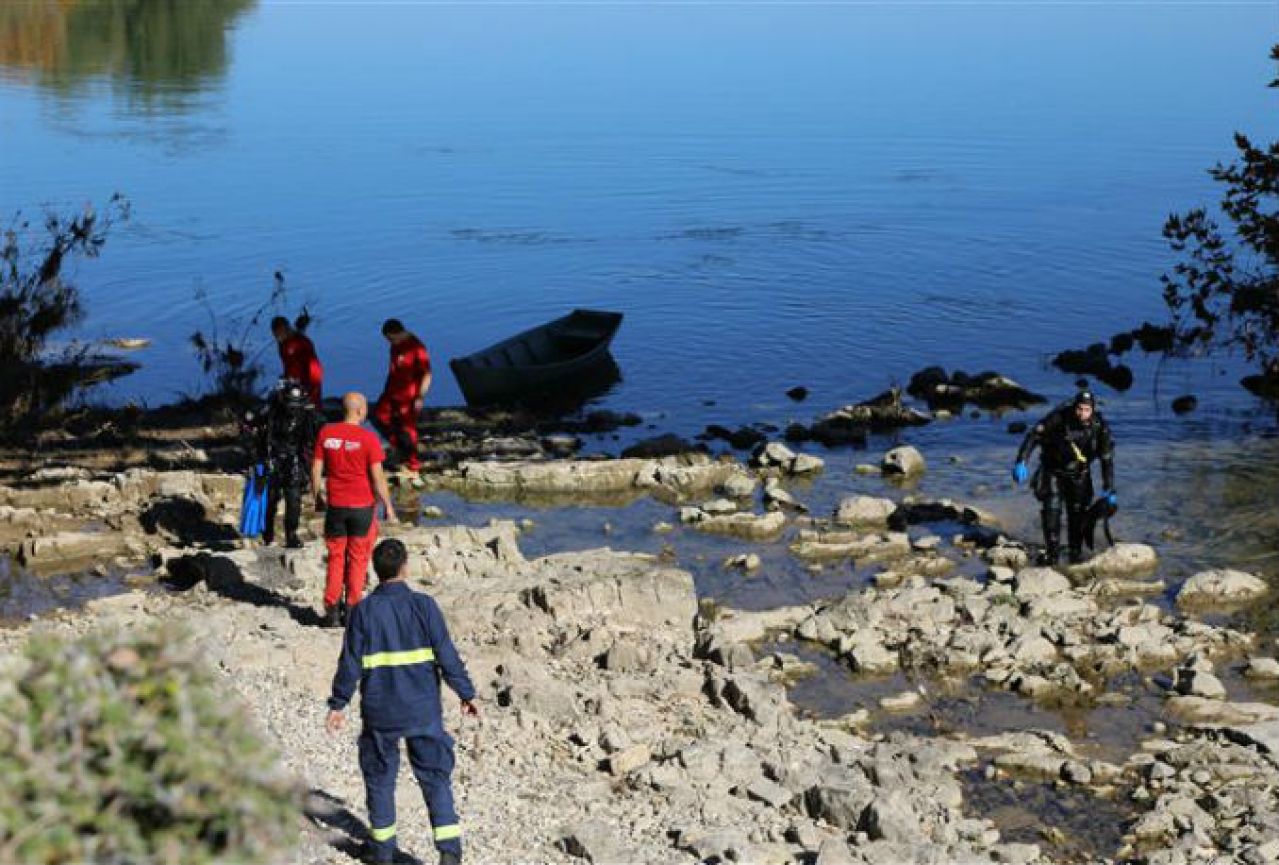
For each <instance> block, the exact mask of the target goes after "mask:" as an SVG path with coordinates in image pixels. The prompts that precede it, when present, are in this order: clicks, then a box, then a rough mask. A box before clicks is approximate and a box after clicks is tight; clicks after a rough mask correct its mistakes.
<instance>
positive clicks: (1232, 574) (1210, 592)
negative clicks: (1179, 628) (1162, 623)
mask: <svg viewBox="0 0 1279 865" xmlns="http://www.w3.org/2000/svg"><path fill="white" fill-rule="evenodd" d="M1268 590H1269V586H1267V584H1266V583H1265V581H1264V580H1262V579H1260V578H1259V577H1255V576H1253V575H1252V574H1247V573H1244V572H1243V571H1234V570H1229V569H1225V568H1214V569H1212V570H1207V571H1200V572H1199V573H1197V574H1195V575H1194V576H1192V577H1191V578H1190V579H1188V580H1186V582H1185V583H1184V584H1182V587H1181V589H1180V590H1179V591H1178V592H1177V604H1178V605H1179V606H1182V607H1196V606H1205V607H1207V606H1230V605H1233V604H1241V603H1245V602H1248V601H1253V600H1256V599H1257V598H1260V597H1262V596H1264V595H1265V594H1266V592H1267V591H1268Z"/></svg>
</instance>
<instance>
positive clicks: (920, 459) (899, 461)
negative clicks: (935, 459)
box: [880, 445, 927, 477]
mask: <svg viewBox="0 0 1279 865" xmlns="http://www.w3.org/2000/svg"><path fill="white" fill-rule="evenodd" d="M880 466H881V468H882V469H883V471H884V473H885V474H894V475H903V476H905V477H913V476H915V475H921V474H923V473H924V469H925V468H926V467H927V463H925V462H924V455H923V454H921V453H920V452H919V450H918V449H916V448H914V447H911V446H910V445H902V446H900V447H895V448H893V449H892V450H890V451H889V452H888V453H886V454H884V458H883V460H882V462H881V464H880Z"/></svg>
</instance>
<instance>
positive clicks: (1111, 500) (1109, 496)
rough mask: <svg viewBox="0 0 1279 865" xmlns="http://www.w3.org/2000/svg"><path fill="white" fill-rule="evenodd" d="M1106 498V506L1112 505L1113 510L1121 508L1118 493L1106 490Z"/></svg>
mask: <svg viewBox="0 0 1279 865" xmlns="http://www.w3.org/2000/svg"><path fill="white" fill-rule="evenodd" d="M1105 496H1106V504H1108V505H1110V506H1111V507H1112V508H1117V507H1119V494H1118V493H1117V492H1115V491H1114V490H1106V493H1105Z"/></svg>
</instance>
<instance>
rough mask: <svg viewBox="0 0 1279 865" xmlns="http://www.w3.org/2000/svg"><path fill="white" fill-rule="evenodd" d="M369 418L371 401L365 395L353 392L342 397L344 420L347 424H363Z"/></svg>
mask: <svg viewBox="0 0 1279 865" xmlns="http://www.w3.org/2000/svg"><path fill="white" fill-rule="evenodd" d="M368 416H369V401H368V400H366V399H365V398H364V394H362V393H357V392H356V391H351V392H350V393H348V394H346V395H345V396H343V397H342V419H343V420H344V421H346V422H347V423H353V424H361V423H364V419H365V418H367V417H368Z"/></svg>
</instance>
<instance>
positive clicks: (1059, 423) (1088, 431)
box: [1013, 390, 1118, 565]
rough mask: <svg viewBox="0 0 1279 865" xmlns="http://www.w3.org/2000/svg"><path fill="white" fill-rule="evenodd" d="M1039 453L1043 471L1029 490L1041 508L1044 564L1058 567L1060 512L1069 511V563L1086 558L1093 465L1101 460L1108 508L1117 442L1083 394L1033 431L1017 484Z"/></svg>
mask: <svg viewBox="0 0 1279 865" xmlns="http://www.w3.org/2000/svg"><path fill="white" fill-rule="evenodd" d="M1036 447H1038V448H1039V449H1040V457H1039V468H1038V469H1037V470H1036V471H1035V476H1034V478H1033V479H1032V480H1031V489H1033V490H1034V492H1035V498H1037V499H1039V501H1040V504H1041V506H1042V510H1041V517H1042V519H1043V529H1044V554H1043V557H1042V558H1041V564H1045V565H1055V564H1057V560H1058V559H1059V558H1060V556H1061V511H1062V506H1063V505H1064V506H1065V509H1066V540H1067V543H1068V545H1069V548H1070V562H1071V564H1076V563H1078V562H1080V561H1082V560H1083V547H1084V519H1085V514H1086V512H1087V510H1088V506H1089V505H1091V504H1092V495H1093V486H1092V461H1093V460H1095V459H1096V460H1100V461H1101V481H1102V484H1103V486H1104V487H1105V489H1106V492H1105V495H1106V497H1107V498H1108V499H1109V504H1110V506H1111V507H1114V506H1115V505H1117V504H1118V497H1117V496H1116V495H1115V443H1114V440H1113V439H1112V438H1111V436H1110V425H1109V424H1107V423H1106V419H1105V418H1103V417H1102V416H1101V413H1100V412H1099V411H1097V403H1096V399H1095V398H1094V397H1093V395H1092V392H1091V391H1088V390H1081V391H1080V392H1079V393H1078V394H1076V396H1075V398H1074V399H1073V400H1071V401H1070V402H1068V403H1066V404H1064V405H1061V406H1058V407H1057V408H1056V409H1054V410H1053V411H1052V413H1051V414H1049V415H1048V416H1047V417H1045V418H1044V419H1043V420H1041V421H1040V422H1039V423H1037V424H1035V425H1034V426H1033V427H1031V429H1030V432H1028V433H1026V438H1025V439H1024V440H1023V441H1022V443H1021V448H1020V449H1019V450H1018V451H1017V462H1016V464H1014V465H1013V481H1014V482H1015V483H1017V484H1023V483H1025V482H1026V478H1027V470H1026V460H1027V459H1029V458H1030V454H1031V452H1032V451H1034V449H1035V448H1036Z"/></svg>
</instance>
